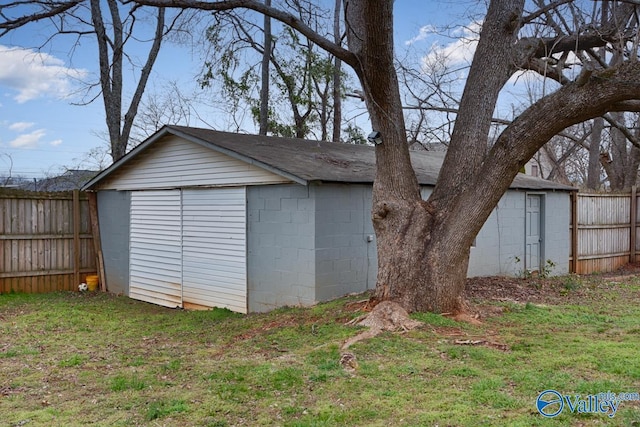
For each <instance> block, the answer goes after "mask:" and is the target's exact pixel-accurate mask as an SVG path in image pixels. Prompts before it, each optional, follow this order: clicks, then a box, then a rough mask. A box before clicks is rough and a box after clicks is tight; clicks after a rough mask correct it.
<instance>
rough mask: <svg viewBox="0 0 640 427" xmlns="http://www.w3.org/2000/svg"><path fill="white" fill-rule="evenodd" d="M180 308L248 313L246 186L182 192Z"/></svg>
mask: <svg viewBox="0 0 640 427" xmlns="http://www.w3.org/2000/svg"><path fill="white" fill-rule="evenodd" d="M182 221H183V222H182V263H183V264H182V265H183V277H182V284H183V289H182V294H183V301H184V304H185V307H189V306H191V305H193V306H194V307H197V306H202V307H223V308H229V309H230V310H233V311H237V312H240V313H246V312H247V265H246V246H247V244H246V242H247V237H246V234H247V233H246V191H245V187H230V188H215V189H197V190H183V193H182Z"/></svg>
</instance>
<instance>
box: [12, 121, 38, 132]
mask: <svg viewBox="0 0 640 427" xmlns="http://www.w3.org/2000/svg"><path fill="white" fill-rule="evenodd" d="M34 124H35V123H33V122H15V123H11V124H10V125H9V129H10V130H13V131H16V132H24V131H25V130H27V129H29V128H30V127H32V126H33V125H34Z"/></svg>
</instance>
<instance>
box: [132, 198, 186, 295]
mask: <svg viewBox="0 0 640 427" xmlns="http://www.w3.org/2000/svg"><path fill="white" fill-rule="evenodd" d="M180 210H181V209H180V191H179V190H165V191H134V192H132V193H131V225H130V227H131V228H130V230H131V231H130V233H131V237H130V249H129V269H130V270H129V271H130V273H129V296H130V297H131V298H134V299H138V300H142V301H147V302H151V303H154V304H159V305H163V306H166V307H181V306H182V292H181V287H180V282H181V280H182V245H181V243H182V242H181V240H182V239H181V219H180Z"/></svg>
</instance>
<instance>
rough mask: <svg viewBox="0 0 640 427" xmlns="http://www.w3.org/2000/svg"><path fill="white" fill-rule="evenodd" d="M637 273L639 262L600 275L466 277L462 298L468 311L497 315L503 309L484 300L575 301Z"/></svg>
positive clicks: (538, 302)
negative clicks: (470, 305) (470, 308)
mask: <svg viewBox="0 0 640 427" xmlns="http://www.w3.org/2000/svg"><path fill="white" fill-rule="evenodd" d="M638 276H640V263H636V264H629V265H626V266H624V267H622V268H620V269H619V270H616V271H614V272H611V273H604V274H591V275H583V276H579V275H568V276H561V277H549V278H543V277H530V278H517V277H497V276H491V277H473V278H469V279H467V283H466V287H465V295H464V296H465V299H466V300H467V301H468V302H469V303H471V304H472V310H473V311H475V312H476V313H478V314H479V315H480V317H481V318H483V317H493V316H498V315H500V314H501V313H502V310H503V308H502V307H500V306H495V305H486V303H487V302H489V303H492V302H510V303H515V304H526V303H533V304H540V305H545V304H546V305H555V304H566V303H568V302H574V303H579V302H580V301H584V300H591V299H593V298H597V297H598V294H599V292H598V291H599V290H602V289H603V288H605V287H607V286H611V285H612V284H615V283H618V282H624V281H626V280H629V279H632V278H634V277H638Z"/></svg>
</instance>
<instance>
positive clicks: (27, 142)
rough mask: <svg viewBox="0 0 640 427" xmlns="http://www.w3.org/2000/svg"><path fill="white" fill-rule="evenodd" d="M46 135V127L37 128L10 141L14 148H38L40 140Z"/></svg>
mask: <svg viewBox="0 0 640 427" xmlns="http://www.w3.org/2000/svg"><path fill="white" fill-rule="evenodd" d="M45 135H46V132H45V130H44V129H37V130H34V131H33V132H31V133H25V134H22V135H20V136H19V137H17V138H16V139H14V140H13V141H11V142H9V145H10V146H11V147H13V148H36V147H37V146H38V142H40V140H41V139H42V137H43V136H45Z"/></svg>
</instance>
